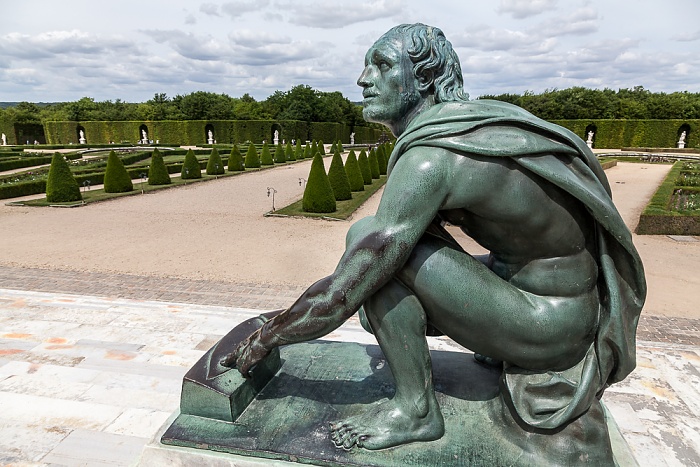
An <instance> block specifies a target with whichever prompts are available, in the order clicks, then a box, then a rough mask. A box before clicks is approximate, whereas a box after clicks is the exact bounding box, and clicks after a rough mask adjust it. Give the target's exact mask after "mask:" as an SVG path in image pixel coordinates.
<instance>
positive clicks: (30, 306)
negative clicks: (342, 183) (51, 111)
mask: <svg viewBox="0 0 700 467" xmlns="http://www.w3.org/2000/svg"><path fill="white" fill-rule="evenodd" d="M300 292H301V289H300V288H298V287H292V286H274V285H273V284H240V283H226V282H214V281H198V280H189V279H187V280H185V279H178V278H161V277H140V276H135V275H127V274H107V273H90V274H86V273H81V272H75V271H61V270H42V269H25V268H15V267H7V266H1V267H0V465H12V466H83V465H88V466H115V465H119V466H121V465H134V464H135V463H136V462H137V460H138V458H139V456H140V453H141V452H142V449H143V448H144V446H146V445H147V443H148V442H149V441H150V440H151V438H152V437H153V436H154V435H155V433H156V432H157V431H158V430H159V428H160V427H161V426H162V425H163V423H164V422H165V421H166V420H167V419H168V418H169V417H170V416H171V414H172V413H173V412H174V411H175V410H177V407H178V403H179V392H180V385H181V379H182V376H183V375H184V373H185V372H186V371H187V369H188V368H189V367H190V366H191V365H192V364H193V363H194V362H195V361H196V360H197V359H198V358H199V357H200V356H201V355H202V354H203V353H204V352H205V351H206V350H207V349H208V348H210V347H211V345H213V344H214V343H215V342H216V341H217V340H218V339H219V338H220V337H221V336H222V335H223V334H225V333H226V332H228V330H230V329H231V328H232V327H234V326H235V325H236V324H238V323H239V322H241V321H242V320H245V319H247V318H249V317H251V316H255V315H257V314H259V313H260V311H262V310H271V309H277V308H282V307H285V306H288V305H289V304H290V303H291V302H292V301H293V300H294V299H295V298H296V297H297V296H298V294H299V293H300ZM699 321H700V320H692V319H680V318H667V317H657V316H643V317H642V320H641V324H640V332H639V334H638V341H639V342H638V346H637V350H638V352H637V353H638V366H637V369H636V370H635V371H634V373H633V374H632V375H631V376H630V377H629V378H628V379H626V380H625V381H624V382H622V383H619V384H617V385H614V386H612V387H611V388H609V389H608V390H607V391H606V393H605V396H604V399H603V400H604V402H605V404H606V405H607V407H608V408H609V410H610V411H611V412H612V413H613V415H614V417H615V420H616V422H617V424H618V425H619V427H620V429H621V432H622V433H623V436H624V438H625V440H626V442H627V443H628V445H629V446H630V449H631V451H632V452H633V453H634V455H635V457H636V459H637V462H638V464H639V465H641V466H693V465H697V466H700V322H699ZM327 338H328V339H333V340H352V341H355V342H361V343H375V341H374V338H373V337H372V336H371V335H369V334H367V333H365V332H364V331H363V330H362V329H361V328H360V326H359V324H358V322H357V321H356V320H355V319H353V320H351V321H349V322H348V323H346V324H345V325H344V326H343V327H341V328H340V329H339V330H338V331H336V332H334V333H332V334H331V335H329V336H327ZM430 344H431V348H433V349H444V350H452V351H464V349H462V348H461V347H458V346H457V345H456V344H454V343H453V342H452V341H450V340H449V339H446V338H431V340H430Z"/></svg>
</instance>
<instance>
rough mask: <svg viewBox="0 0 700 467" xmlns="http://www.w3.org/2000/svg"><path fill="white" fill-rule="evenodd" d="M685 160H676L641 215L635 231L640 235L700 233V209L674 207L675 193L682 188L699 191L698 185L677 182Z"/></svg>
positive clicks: (686, 190)
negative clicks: (687, 209) (685, 209)
mask: <svg viewBox="0 0 700 467" xmlns="http://www.w3.org/2000/svg"><path fill="white" fill-rule="evenodd" d="M684 164H685V163H684V162H681V161H679V162H676V163H675V164H674V165H673V167H672V168H671V170H670V171H669V173H668V175H667V176H666V178H665V179H664V181H663V182H662V183H661V185H659V188H658V189H657V190H656V193H654V196H652V198H651V200H650V201H649V204H648V205H647V206H646V208H645V209H644V211H643V212H642V214H641V215H640V216H639V224H637V228H636V230H635V232H636V233H637V234H639V235H700V211H695V212H693V213H686V212H684V213H680V212H678V211H675V210H673V209H672V207H671V204H672V201H673V197H674V194H675V193H676V191H677V190H679V189H682V190H684V191H685V192H692V193H697V194H698V195H700V188H698V187H679V186H678V185H676V182H677V181H678V179H679V176H680V174H681V171H682V170H683V165H684Z"/></svg>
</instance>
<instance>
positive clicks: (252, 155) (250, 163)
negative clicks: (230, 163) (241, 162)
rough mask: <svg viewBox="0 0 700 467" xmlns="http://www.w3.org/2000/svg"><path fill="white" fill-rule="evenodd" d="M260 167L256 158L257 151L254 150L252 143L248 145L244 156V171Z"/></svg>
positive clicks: (258, 159)
mask: <svg viewBox="0 0 700 467" xmlns="http://www.w3.org/2000/svg"><path fill="white" fill-rule="evenodd" d="M258 167H260V158H259V157H258V151H257V150H256V149H255V146H254V145H253V143H250V144H249V145H248V152H247V153H246V155H245V168H246V169H257V168H258Z"/></svg>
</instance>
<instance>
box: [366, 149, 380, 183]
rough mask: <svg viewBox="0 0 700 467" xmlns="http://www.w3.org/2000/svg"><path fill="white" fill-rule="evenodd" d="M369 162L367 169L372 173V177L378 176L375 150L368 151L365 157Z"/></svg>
mask: <svg viewBox="0 0 700 467" xmlns="http://www.w3.org/2000/svg"><path fill="white" fill-rule="evenodd" d="M367 162H369V170H370V172H371V173H372V178H379V161H378V160H377V151H374V150H372V151H370V152H369V156H368V157H367Z"/></svg>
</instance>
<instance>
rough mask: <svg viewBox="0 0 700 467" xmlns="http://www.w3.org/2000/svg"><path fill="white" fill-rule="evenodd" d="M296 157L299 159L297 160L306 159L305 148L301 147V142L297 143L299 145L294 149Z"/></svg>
mask: <svg viewBox="0 0 700 467" xmlns="http://www.w3.org/2000/svg"><path fill="white" fill-rule="evenodd" d="M294 156H295V157H296V158H297V160H299V159H303V158H304V148H303V147H302V146H301V142H300V141H297V145H296V147H295V148H294Z"/></svg>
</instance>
